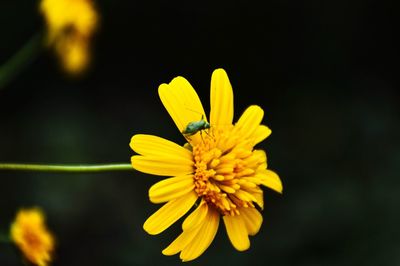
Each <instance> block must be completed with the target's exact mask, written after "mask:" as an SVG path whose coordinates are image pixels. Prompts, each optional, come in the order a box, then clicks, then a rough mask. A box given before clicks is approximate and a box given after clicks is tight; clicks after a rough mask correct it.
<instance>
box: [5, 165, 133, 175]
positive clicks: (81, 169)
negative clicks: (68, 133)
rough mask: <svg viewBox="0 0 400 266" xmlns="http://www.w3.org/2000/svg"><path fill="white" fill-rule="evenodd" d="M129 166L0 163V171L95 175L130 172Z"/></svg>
mask: <svg viewBox="0 0 400 266" xmlns="http://www.w3.org/2000/svg"><path fill="white" fill-rule="evenodd" d="M132 170H134V169H133V168H132V165H131V164H123V163H114V164H78V165H66V164H21V163H0V171H27V172H59V173H87V172H91V173H95V172H113V171H132Z"/></svg>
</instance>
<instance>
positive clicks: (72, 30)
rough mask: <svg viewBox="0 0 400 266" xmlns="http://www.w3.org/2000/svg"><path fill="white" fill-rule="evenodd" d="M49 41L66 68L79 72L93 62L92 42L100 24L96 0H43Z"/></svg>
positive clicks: (42, 6)
mask: <svg viewBox="0 0 400 266" xmlns="http://www.w3.org/2000/svg"><path fill="white" fill-rule="evenodd" d="M40 11H41V12H42V13H43V16H44V17H45V20H46V23H47V42H48V45H50V46H53V47H54V51H55V52H56V54H57V55H58V57H59V58H60V61H61V64H62V65H63V67H64V69H65V70H66V71H68V72H69V73H71V74H79V73H81V72H82V71H84V70H85V69H86V67H87V66H88V64H89V61H90V52H89V50H90V49H89V48H90V46H89V43H90V39H91V37H92V35H93V32H94V31H95V30H96V27H97V24H98V15H97V13H96V11H95V9H94V6H93V2H92V0H42V2H41V3H40Z"/></svg>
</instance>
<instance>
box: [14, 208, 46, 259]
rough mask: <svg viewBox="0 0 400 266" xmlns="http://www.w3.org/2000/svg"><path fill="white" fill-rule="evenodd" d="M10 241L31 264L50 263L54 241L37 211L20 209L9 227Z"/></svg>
mask: <svg viewBox="0 0 400 266" xmlns="http://www.w3.org/2000/svg"><path fill="white" fill-rule="evenodd" d="M11 239H12V241H13V242H14V243H15V244H16V245H17V246H18V248H19V249H20V250H21V251H22V253H23V254H24V256H25V257H26V258H27V259H28V260H29V261H30V262H31V263H33V264H36V265H39V266H46V265H48V263H49V262H51V259H52V258H51V253H52V252H53V249H54V239H53V236H52V235H51V233H50V232H49V231H48V230H47V228H46V225H45V218H44V215H43V213H42V212H41V211H40V210H39V209H36V208H34V209H22V210H20V211H19V212H18V214H17V217H16V218H15V221H14V222H13V224H12V225H11Z"/></svg>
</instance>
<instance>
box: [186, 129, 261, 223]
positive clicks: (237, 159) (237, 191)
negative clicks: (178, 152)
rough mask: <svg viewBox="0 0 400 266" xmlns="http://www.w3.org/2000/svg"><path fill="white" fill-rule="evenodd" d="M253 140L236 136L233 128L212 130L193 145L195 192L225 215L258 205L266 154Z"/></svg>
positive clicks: (236, 213) (238, 212) (235, 213)
mask: <svg viewBox="0 0 400 266" xmlns="http://www.w3.org/2000/svg"><path fill="white" fill-rule="evenodd" d="M253 146H254V144H253V143H252V141H251V140H249V139H243V138H240V137H239V136H235V134H234V129H233V126H232V127H230V128H229V129H217V128H215V127H213V128H212V130H210V132H209V134H202V141H200V142H199V143H196V144H195V145H193V158H194V161H195V173H194V180H195V182H194V183H195V191H196V193H197V194H198V195H199V197H202V198H203V199H204V200H205V201H206V202H207V203H208V204H209V205H211V206H214V207H215V208H216V209H217V210H218V211H219V212H220V213H221V214H222V215H231V216H234V215H238V214H240V208H241V207H253V208H254V207H255V206H254V203H253V202H256V203H257V199H256V197H255V195H254V194H255V192H258V193H259V192H260V189H259V188H258V186H257V184H256V183H255V182H254V180H256V178H254V177H255V176H256V174H257V169H258V168H259V166H260V165H262V164H265V162H266V158H265V154H264V153H263V152H260V151H254V150H253Z"/></svg>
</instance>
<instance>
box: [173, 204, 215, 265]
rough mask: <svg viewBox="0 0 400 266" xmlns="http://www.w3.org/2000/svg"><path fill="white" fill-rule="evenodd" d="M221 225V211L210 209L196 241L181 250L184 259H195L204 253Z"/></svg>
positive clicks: (181, 256)
mask: <svg viewBox="0 0 400 266" xmlns="http://www.w3.org/2000/svg"><path fill="white" fill-rule="evenodd" d="M218 225H219V213H218V212H217V211H215V210H213V209H211V208H209V209H208V213H207V217H206V219H205V220H204V223H203V225H202V226H201V228H200V231H199V232H198V234H197V235H196V238H195V240H194V241H191V242H190V243H189V244H188V245H187V246H186V247H185V248H184V249H183V250H182V252H181V254H180V258H181V259H182V261H190V260H194V259H196V258H197V257H199V256H200V255H201V254H203V252H204V251H206V249H207V248H208V247H209V246H210V244H211V242H212V241H213V240H214V237H215V234H216V233H217V230H218Z"/></svg>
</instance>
